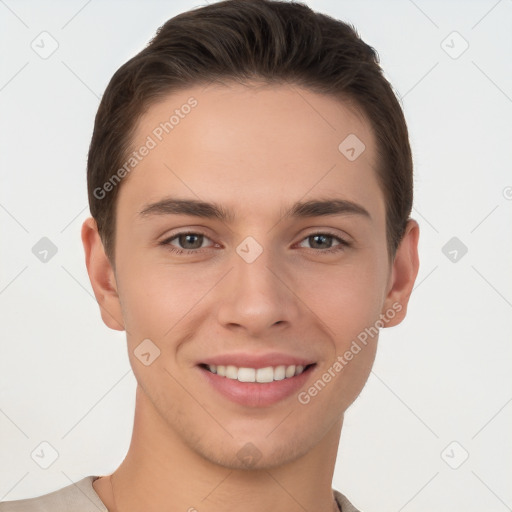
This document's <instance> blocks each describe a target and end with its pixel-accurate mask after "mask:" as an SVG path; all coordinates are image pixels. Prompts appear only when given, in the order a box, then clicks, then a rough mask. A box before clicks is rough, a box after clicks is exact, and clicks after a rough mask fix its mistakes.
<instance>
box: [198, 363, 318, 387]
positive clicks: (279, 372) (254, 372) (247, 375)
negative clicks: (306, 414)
mask: <svg viewBox="0 0 512 512" xmlns="http://www.w3.org/2000/svg"><path fill="white" fill-rule="evenodd" d="M199 366H200V367H201V368H204V369H205V370H207V371H209V372H210V373H213V374H216V375H218V376H219V377H226V379H231V380H237V381H238V382H258V383H260V384H265V383H269V382H274V381H280V380H286V379H291V378H292V377H296V376H298V375H301V374H302V373H304V372H306V371H308V370H309V369H310V368H312V367H313V366H315V363H311V364H307V365H301V364H297V365H295V364H291V365H279V366H266V367H265V368H247V367H238V366H235V365H220V364H219V365H216V364H204V363H203V364H200V365H199Z"/></svg>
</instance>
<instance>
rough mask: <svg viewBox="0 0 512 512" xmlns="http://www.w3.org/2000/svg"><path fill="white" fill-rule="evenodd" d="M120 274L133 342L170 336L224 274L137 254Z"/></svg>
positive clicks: (123, 304) (159, 339) (124, 311)
mask: <svg viewBox="0 0 512 512" xmlns="http://www.w3.org/2000/svg"><path fill="white" fill-rule="evenodd" d="M119 276H120V283H121V286H120V290H119V293H120V298H121V304H122V309H123V317H124V320H125V326H126V329H127V331H129V333H130V335H131V337H132V338H133V342H135V341H136V340H137V339H144V338H150V339H155V341H156V342H159V341H160V342H163V339H164V338H165V339H166V340H169V336H171V337H172V335H171V334H170V333H172V330H173V329H174V326H177V329H178V327H181V326H180V322H181V321H182V320H183V319H184V318H185V317H186V316H187V315H188V314H193V312H194V308H195V306H196V305H198V304H199V303H200V302H201V299H202V298H203V297H204V296H205V295H207V293H208V291H209V290H210V289H211V288H212V287H213V286H214V285H215V283H216V282H217V281H218V280H219V278H220V274H219V272H218V271H213V270H212V269H209V270H208V269H199V268H195V269H190V267H189V268H188V269H187V268H186V266H185V265H183V266H180V265H168V264H165V263H163V262H162V261H161V260H160V261H151V259H149V258H145V259H142V258H137V257H136V256H135V255H134V256H133V257H131V258H127V259H126V260H125V262H124V263H123V265H122V266H120V268H119Z"/></svg>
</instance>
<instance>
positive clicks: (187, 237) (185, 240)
mask: <svg viewBox="0 0 512 512" xmlns="http://www.w3.org/2000/svg"><path fill="white" fill-rule="evenodd" d="M194 238H195V239H196V241H195V243H194V240H193V239H194ZM201 238H202V235H181V236H180V244H181V245H182V246H185V248H186V249H198V248H199V247H201V245H202V239H201ZM198 241H199V244H198ZM188 243H191V244H192V245H193V247H186V245H187V244H188Z"/></svg>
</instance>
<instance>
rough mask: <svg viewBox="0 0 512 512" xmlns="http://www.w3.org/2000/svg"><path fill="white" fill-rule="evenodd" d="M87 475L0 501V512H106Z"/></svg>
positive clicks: (90, 478)
mask: <svg viewBox="0 0 512 512" xmlns="http://www.w3.org/2000/svg"><path fill="white" fill-rule="evenodd" d="M96 478H98V477H97V476H87V477H85V478H83V479H82V480H80V481H78V482H75V483H72V484H70V485H68V486H66V487H63V488H62V489H58V490H57V491H53V492H50V493H48V494H44V495H42V496H36V497H35V498H27V499H23V500H15V501H2V502H0V512H108V510H107V508H106V507H105V505H104V503H103V502H102V501H101V499H100V497H99V496H98V495H97V494H96V491H95V490H94V487H93V486H92V483H93V481H94V480H95V479H96Z"/></svg>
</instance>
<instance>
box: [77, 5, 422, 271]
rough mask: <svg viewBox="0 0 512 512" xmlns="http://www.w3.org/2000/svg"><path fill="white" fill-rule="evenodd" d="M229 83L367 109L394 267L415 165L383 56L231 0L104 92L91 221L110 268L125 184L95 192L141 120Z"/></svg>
mask: <svg viewBox="0 0 512 512" xmlns="http://www.w3.org/2000/svg"><path fill="white" fill-rule="evenodd" d="M226 79H228V80H232V81H237V82H239V83H243V84H245V83H247V82H248V81H251V80H257V81H259V82H265V83H268V84H273V83H276V84H279V83H289V84H295V85H299V86H302V87H304V88H307V89H309V90H311V91H313V92H316V93H320V94H327V95H330V96H333V97H336V98H338V99H340V100H348V101H349V102H351V103H353V104H355V106H356V107H357V108H359V109H360V110H362V112H363V114H364V116H365V117H366V118H367V119H368V120H369V122H370V124H371V126H372V129H373V132H374V134H375V137H376V141H377V161H378V164H377V165H378V168H377V179H378V181H379V185H380V187H381V190H382V192H383V195H384V198H385V202H386V238H387V249H388V256H389V257H390V259H391V260H393V259H394V256H395V254H396V249H397V247H398V245H399V243H400V241H401V239H402V236H403V234H404V230H405V227H406V224H407V221H408V219H409V215H410V213H411V208H412V200H413V164H412V156H411V149H410V145H409V137H408V131H407V126H406V122H405V119H404V115H403V112H402V109H401V107H400V104H399V103H398V101H397V98H396V96H395V94H394V92H393V89H392V86H391V85H390V83H389V82H388V81H387V80H386V78H385V77H384V75H383V73H382V69H381V67H380V65H379V57H378V54H377V52H376V51H375V50H374V49H373V48H372V47H371V46H369V45H367V44H366V43H365V42H364V41H362V40H361V39H360V37H359V35H358V34H357V32H356V29H355V28H354V27H353V26H352V25H350V24H347V23H344V22H342V21H339V20H336V19H334V18H332V17H330V16H327V15H324V14H321V13H317V12H314V11H313V10H311V9H310V8H309V7H308V6H306V5H305V4H302V3H297V2H287V1H278V0H225V1H220V2H217V3H214V4H211V5H207V6H204V7H199V8H195V9H193V10H190V11H187V12H184V13H181V14H179V15H177V16H175V17H174V18H171V19H170V20H168V21H167V22H166V23H165V24H164V25H163V26H162V27H160V28H159V29H158V31H157V33H156V35H155V37H154V38H153V39H152V40H151V41H150V43H149V44H148V45H147V46H146V48H144V49H143V50H142V51H141V52H140V53H138V54H137V55H136V56H135V57H133V58H131V59H130V60H129V61H128V62H126V63H125V64H123V65H122V66H121V67H120V68H119V69H118V70H117V71H116V73H115V74H114V76H113V77H112V79H111V80H110V82H109V84H108V86H107V88H106V90H105V93H104V95H103V97H102V100H101V103H100V106H99V108H98V112H97V114H96V119H95V124H94V132H93V135H92V140H91V145H90V148H89V155H88V162H87V187H88V196H89V206H90V211H91V215H92V216H93V217H94V219H95V220H96V223H97V225H98V231H99V233H100V236H101V239H102V242H103V245H104V247H105V252H106V254H107V256H108V257H109V260H110V262H111V264H112V265H114V259H115V251H114V246H115V225H116V219H115V212H116V209H115V206H116V198H117V195H118V193H119V188H120V185H119V186H111V187H109V192H108V194H101V195H100V194H98V190H103V189H102V187H103V185H104V184H105V183H107V182H108V181H109V179H112V177H113V176H114V174H115V173H116V171H117V170H118V169H119V168H120V167H121V166H122V165H123V162H125V161H126V158H127V155H128V154H129V153H130V151H131V150H132V148H131V146H132V143H133V140H132V139H133V134H134V132H135V129H136V126H137V123H138V120H139V119H140V117H141V116H142V115H143V113H144V112H145V111H146V110H147V109H148V107H149V106H150V105H151V104H152V103H154V102H156V101H157V100H159V99H162V98H163V97H165V96H167V95H168V94H171V93H172V92H176V91H178V90H184V89H186V88H187V87H192V86H195V85H201V84H205V85H206V84H209V83H213V82H217V81H220V82H222V83H225V81H226ZM340 142H341V141H340ZM95 191H96V192H95ZM103 192H104V190H103Z"/></svg>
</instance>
